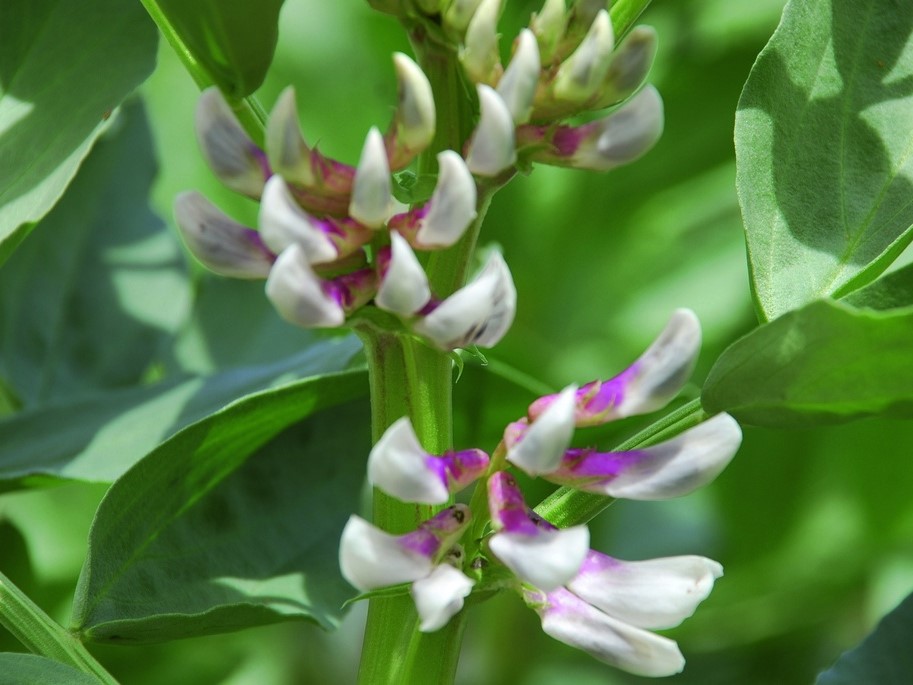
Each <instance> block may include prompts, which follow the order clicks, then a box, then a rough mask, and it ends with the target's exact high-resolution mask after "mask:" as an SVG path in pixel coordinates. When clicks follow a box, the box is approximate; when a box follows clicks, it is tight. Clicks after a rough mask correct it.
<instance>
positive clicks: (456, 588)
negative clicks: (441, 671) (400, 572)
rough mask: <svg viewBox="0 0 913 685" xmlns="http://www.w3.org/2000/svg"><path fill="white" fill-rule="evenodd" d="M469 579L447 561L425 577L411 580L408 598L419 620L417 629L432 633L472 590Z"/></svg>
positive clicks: (456, 610)
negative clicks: (410, 597) (411, 600)
mask: <svg viewBox="0 0 913 685" xmlns="http://www.w3.org/2000/svg"><path fill="white" fill-rule="evenodd" d="M472 586H473V581H472V579H470V578H468V577H467V576H466V575H464V574H463V573H462V572H461V571H458V570H457V569H455V568H454V567H453V566H450V565H449V564H441V565H439V566H437V567H436V568H435V569H434V570H433V571H432V572H431V575H429V576H428V577H427V578H420V579H418V580H416V581H415V582H414V583H412V590H411V592H412V599H413V601H414V602H415V608H416V610H417V611H418V615H419V618H420V619H421V623H420V624H419V630H420V631H422V632H423V633H432V632H434V631H435V630H439V629H441V628H443V627H444V626H445V625H447V621H449V620H450V618H451V617H452V616H453V615H454V614H456V613H457V612H459V611H460V609H462V608H463V598H464V597H466V596H468V595H469V593H470V592H471V591H472Z"/></svg>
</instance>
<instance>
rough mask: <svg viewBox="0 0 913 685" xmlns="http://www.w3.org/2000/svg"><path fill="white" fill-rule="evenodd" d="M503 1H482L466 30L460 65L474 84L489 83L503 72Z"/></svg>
mask: <svg viewBox="0 0 913 685" xmlns="http://www.w3.org/2000/svg"><path fill="white" fill-rule="evenodd" d="M500 13H501V0H482V2H481V3H479V6H478V8H477V9H476V11H475V13H474V14H473V15H472V19H470V21H469V26H467V27H466V36H465V38H464V45H463V47H462V49H461V50H460V62H462V64H463V68H464V69H465V70H466V73H467V74H468V75H469V80H470V81H472V82H473V83H490V82H492V81H493V80H494V79H495V78H496V77H497V76H498V75H499V72H500V69H501V57H500V55H499V54H498V15H499V14H500Z"/></svg>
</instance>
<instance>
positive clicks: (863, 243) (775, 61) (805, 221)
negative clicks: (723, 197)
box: [735, 0, 913, 320]
mask: <svg viewBox="0 0 913 685" xmlns="http://www.w3.org/2000/svg"><path fill="white" fill-rule="evenodd" d="M911 30H913V4H911V3H909V2H903V1H901V0H888V1H886V0H862V1H860V0H793V1H792V2H790V3H789V4H788V5H787V7H786V10H785V11H784V14H783V19H782V21H781V23H780V26H779V28H778V29H777V31H776V32H775V33H774V35H773V37H772V38H771V40H770V42H769V43H768V44H767V46H766V47H765V48H764V50H763V51H762V52H761V54H760V55H759V57H758V60H757V62H756V63H755V66H754V68H753V69H752V71H751V75H750V77H749V79H748V82H747V83H746V85H745V90H744V91H743V93H742V98H741V100H740V102H739V108H738V113H737V115H736V128H735V140H736V157H737V161H738V176H737V186H738V191H739V200H740V203H741V205H742V214H743V217H744V220H745V232H746V237H747V241H748V252H749V261H750V265H751V276H752V285H753V288H754V295H755V298H756V301H757V304H758V307H759V310H760V314H761V315H762V317H763V318H765V319H768V320H769V319H773V318H776V317H777V316H780V315H782V314H783V313H784V312H787V311H789V310H792V309H796V308H798V307H801V306H802V305H804V304H807V303H809V302H811V301H813V300H816V299H818V298H821V297H826V296H831V295H833V296H838V297H839V296H841V295H843V294H846V293H848V292H851V291H852V290H855V289H857V288H859V287H861V286H863V285H865V284H866V283H868V282H870V281H871V280H873V279H874V278H875V277H876V276H877V275H878V274H879V273H881V272H882V271H884V269H886V268H887V267H888V266H889V265H890V263H891V262H892V261H893V260H894V259H895V258H896V257H897V256H898V255H899V254H900V252H901V251H902V250H903V249H904V247H905V246H906V245H907V244H909V242H910V240H911V239H913V232H911V230H910V229H911V225H913V200H911V198H913V155H911V154H910V152H911V145H913V143H911V141H913V40H911ZM797 46H801V49H797Z"/></svg>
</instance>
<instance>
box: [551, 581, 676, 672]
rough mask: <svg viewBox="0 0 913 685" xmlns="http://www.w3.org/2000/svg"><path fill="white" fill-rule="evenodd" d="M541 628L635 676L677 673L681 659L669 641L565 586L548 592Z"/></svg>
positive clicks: (674, 645)
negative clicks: (637, 626) (613, 616)
mask: <svg viewBox="0 0 913 685" xmlns="http://www.w3.org/2000/svg"><path fill="white" fill-rule="evenodd" d="M549 600H550V603H551V606H550V607H549V608H547V609H545V610H544V611H542V612H541V616H542V630H544V631H545V632H546V634H548V635H551V636H552V637H553V638H555V639H556V640H560V641H561V642H564V643H565V644H568V645H570V646H571V647H576V648H577V649H582V650H583V651H585V652H587V653H588V654H590V655H591V656H593V657H595V658H597V659H599V660H600V661H602V662H604V663H607V664H610V665H612V666H615V667H617V668H620V669H623V670H625V671H628V672H629V673H634V674H636V675H642V676H650V677H659V676H668V675H673V674H675V673H680V672H681V670H682V669H683V668H684V667H685V659H684V657H682V654H681V652H680V651H679V649H678V645H676V644H675V642H673V641H672V640H670V639H668V638H665V637H661V636H660V635H656V634H654V633H651V632H648V631H646V630H642V629H640V628H635V627H633V626H630V625H628V624H627V623H624V622H622V621H619V620H616V619H614V618H612V617H611V616H608V615H607V614H604V613H603V612H601V611H599V609H596V608H595V607H593V606H590V605H589V604H587V603H586V602H584V601H583V600H581V599H579V598H578V597H576V596H575V595H573V594H572V593H570V592H568V591H567V590H565V589H563V588H562V589H560V590H557V591H556V592H553V593H551V594H550V595H549Z"/></svg>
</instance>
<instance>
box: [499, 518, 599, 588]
mask: <svg viewBox="0 0 913 685" xmlns="http://www.w3.org/2000/svg"><path fill="white" fill-rule="evenodd" d="M488 545H489V547H490V549H491V551H492V552H494V554H495V556H497V557H498V559H499V560H500V561H501V563H503V564H504V565H505V566H507V568H509V569H510V570H511V571H513V572H514V573H515V574H517V576H518V577H519V578H520V579H521V580H523V581H525V582H527V583H531V584H532V585H535V586H536V587H537V588H540V589H542V590H544V591H546V592H551V591H552V590H554V589H555V588H557V587H560V586H562V585H564V584H565V583H567V582H568V581H570V580H571V578H573V577H574V576H575V575H577V572H578V571H579V570H580V565H581V564H582V563H583V560H584V559H585V558H586V554H587V551H589V548H590V531H589V529H588V528H587V527H586V526H573V527H572V528H562V529H560V530H543V529H540V530H538V531H537V532H536V533H535V534H534V535H526V534H524V533H509V532H507V531H501V532H498V533H495V534H494V535H492V536H491V539H490V540H489V541H488Z"/></svg>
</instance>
